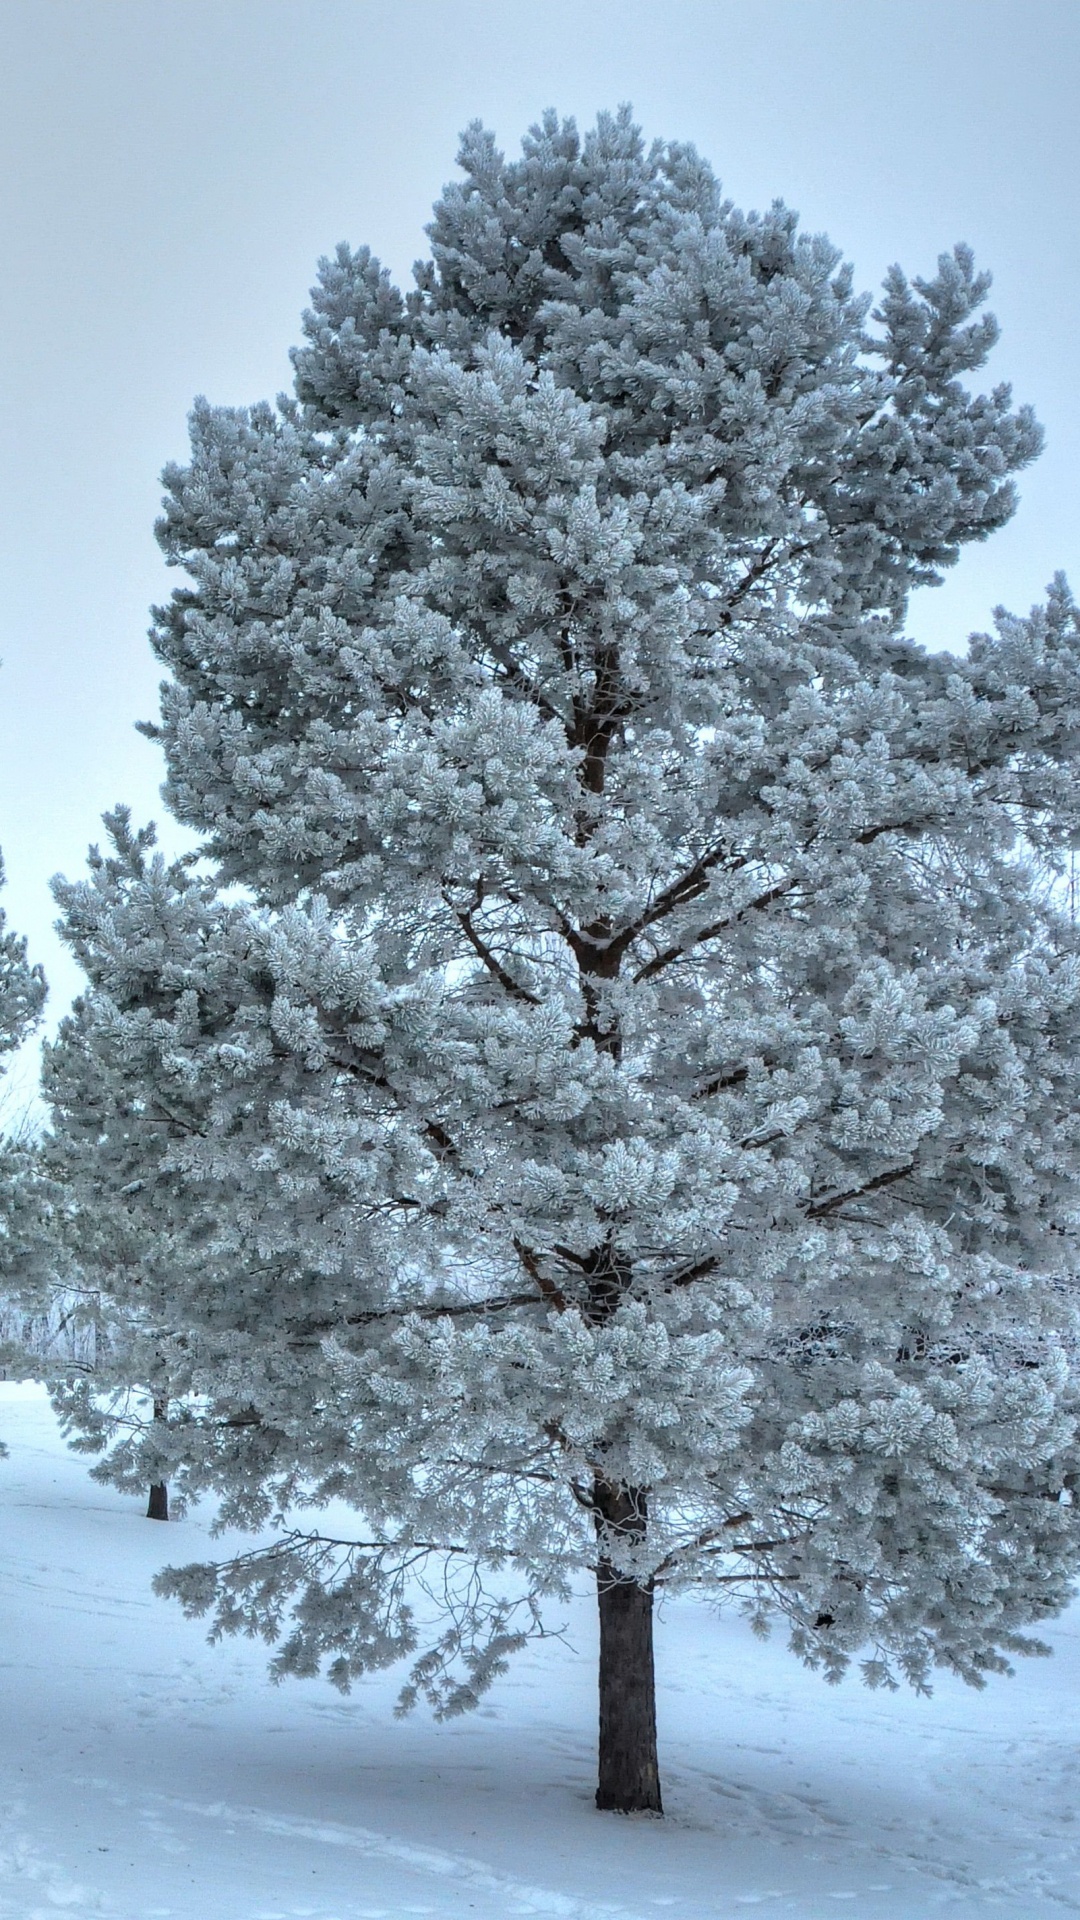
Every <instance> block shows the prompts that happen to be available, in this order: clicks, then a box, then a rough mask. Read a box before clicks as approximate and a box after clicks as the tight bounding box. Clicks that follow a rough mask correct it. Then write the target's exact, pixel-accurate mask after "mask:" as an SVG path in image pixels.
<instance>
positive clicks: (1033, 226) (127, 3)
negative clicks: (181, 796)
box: [0, 0, 1080, 1018]
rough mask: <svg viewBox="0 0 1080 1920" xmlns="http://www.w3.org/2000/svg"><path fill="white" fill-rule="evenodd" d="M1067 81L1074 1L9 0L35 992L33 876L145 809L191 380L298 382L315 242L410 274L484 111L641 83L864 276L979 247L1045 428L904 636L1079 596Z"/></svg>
mask: <svg viewBox="0 0 1080 1920" xmlns="http://www.w3.org/2000/svg"><path fill="white" fill-rule="evenodd" d="M1078 83H1080V4H1078V3H1077V0H662V3H660V0H649V3H648V4H642V3H641V0H531V4H526V0H169V4H165V0H0V152H2V163H0V164H2V171H0V180H2V187H0V260H2V267H3V276H4V294H3V303H2V313H0V329H2V347H0V355H2V358H0V366H2V373H0V656H2V658H3V661H4V666H3V670H2V672H0V845H2V846H3V851H4V855H5V859H6V862H7V868H8V876H9V886H8V888H7V892H6V895H5V901H4V903H5V904H6V906H7V909H8V912H9V916H10V918H11V920H12V922H13V923H14V925H16V926H17V927H18V928H20V929H21V930H22V931H24V932H26V933H28V934H29V935H30V938H31V943H32V948H33V953H34V956H35V958H40V959H42V960H43V961H44V963H45V966H46V969H47V971H48V973H49V976H50V981H51V983H52V1001H51V1007H50V1012H51V1014H52V1016H53V1017H54V1018H55V1017H58V1016H59V1014H60V1013H62V1012H63V1010H64V1008H65V1007H66V1005H67V1004H68V1002H69V1000H70V997H71V994H72V992H73V991H75V990H76V989H77V985H78V980H77V975H76V972H75V969H74V968H73V967H72V966H71V964H70V963H69V962H68V961H67V960H66V959H65V958H64V956H63V955H62V953H61V951H60V949H59V946H58V943H57V942H56V939H55V936H54V934H53V933H52V931H51V922H52V918H53V909H52V903H51V900H50V897H49V894H48V885H47V883H48V879H49V876H50V875H51V874H52V873H54V872H55V871H57V869H62V870H64V871H66V872H68V873H74V872H76V871H78V870H79V869H80V868H81V866H82V862H83V858H84V854H85V849H86V845H87V842H88V841H89V840H91V839H92V838H95V837H96V836H97V834H98V822H99V816H100V814H101V811H102V809H103V808H104V807H107V806H110V805H111V804H113V802H115V801H116V800H118V799H127V800H128V801H130V802H131V804H132V806H133V807H134V809H135V811H136V814H137V816H138V817H139V818H140V819H141V818H145V817H147V816H148V815H156V816H158V817H160V812H161V809H160V804H159V801H158V796H157V786H158V782H159V780H160V778H161V770H160V766H159V764H158V756H157V754H156V751H155V749H154V748H152V747H151V746H149V745H148V744H147V743H146V742H145V741H144V740H142V739H141V737H140V736H138V735H137V734H136V733H135V732H134V731H133V722H134V721H135V720H136V719H138V718H140V717H145V716H149V715H151V714H152V713H153V712H154V710H155V705H156V695H155V689H156V684H157V679H158V674H157V671H156V669H155V664H154V661H153V659H152V657H151V655H150V651H149V648H148V646H147V644H146V640H145V630H146V624H147V607H148V605H149V603H150V602H151V601H152V600H154V599H160V598H161V597H163V595H164V594H165V593H166V592H167V591H168V589H169V584H170V576H169V575H168V574H167V573H166V572H165V570H164V568H163V567H162V566H161V564H160V562H159V559H158V555H157V549H156V546H155V544H154V539H153V532H152V527H153V521H154V517H155V514H156V511H157V506H158V498H159V487H158V481H157V476H158V473H159V471H160V469H161V466H162V465H163V463H164V461H165V460H166V459H169V458H173V457H176V456H182V455H183V453H184V450H185V444H186V431H185V415H186V412H187V408H188V406H189V404H190V402H191V399H192V397H193V396H194V394H195V393H197V392H204V393H206V394H208V395H209V396H210V398H211V399H212V400H215V401H223V402H230V403H239V402H244V401H249V400H255V399H258V398H262V397H268V396H272V395H273V394H275V393H276V392H277V391H279V390H280V389H281V388H282V387H283V386H285V385H286V384H287V383H288V377H289V365H288V359H287V350H288V348H289V346H290V345H291V344H292V343H293V342H294V341H295V340H296V339H297V336H298V322H299V314H300V311H301V309H302V307H303V306H304V304H305V302H306V295H307V289H308V287H309V285H310V283H311V279H312V275H313V269H314V265H315V261H316V259H317V257H318V255H319V254H321V253H325V252H327V251H329V250H331V249H332V248H333V246H334V245H335V243H336V242H337V241H338V240H339V239H348V240H350V241H352V242H353V243H358V242H361V241H366V242H368V243H369V244H370V245H371V246H372V247H373V248H374V249H375V251H376V252H378V253H379V254H380V255H381V256H382V257H383V258H384V259H385V260H386V261H387V262H388V263H389V264H390V265H391V267H392V268H393V269H395V271H396V273H397V275H398V276H405V275H407V274H408V271H409V268H410V266H411V263H412V261H413V260H414V259H415V258H416V257H417V256H418V255H419V254H420V253H421V252H422V251H424V249H425V242H424V236H423V226H424V223H425V220H426V219H427V218H428V216H429V212H430V207H431V202H432V200H433V199H434V197H435V195H436V193H437V192H438V190H439V188H440V186H441V184H442V183H443V181H444V180H446V179H448V178H450V177H451V175H452V174H453V170H454V167H453V161H454V153H455V151H456V140H457V135H458V132H459V131H460V129H461V127H462V126H463V125H464V124H465V122H466V121H468V120H470V119H472V118H474V117H477V116H479V117H480V118H482V119H483V120H485V121H486V122H487V123H488V124H489V125H490V126H493V127H494V128H495V130H496V132H497V134H498V136H499V139H500V142H501V144H502V145H503V146H505V147H508V148H510V149H513V150H516V149H517V145H518V141H519V139H520V136H521V134H522V132H523V131H524V130H525V128H526V127H527V126H528V124H529V123H530V122H531V121H533V120H534V119H536V117H537V116H538V115H539V114H540V113H541V112H542V110H543V109H544V108H545V107H546V106H549V105H552V106H555V107H556V108H558V110H559V111H560V112H561V113H573V114H576V115H577V116H578V119H579V121H583V122H590V121H591V120H592V119H593V117H594V116H595V113H596V111H597V109H598V108H600V107H604V106H614V105H616V104H617V103H618V102H620V101H622V100H630V101H631V102H632V103H633V105H634V107H635V109H636V112H637V115H638V118H639V119H640V120H641V121H642V123H643V125H644V127H645V130H646V133H647V134H649V135H650V136H651V135H663V136H665V137H669V138H680V139H690V140H693V141H695V142H696V143H697V144H698V146H699V147H700V148H701V149H702V150H703V151H704V152H705V153H706V154H707V155H708V156H709V158H710V159H711V160H712V162H713V164H714V166H715V167H716V168H717V170H718V172H719V173H720V175H721V178H722V179H723V181H724V184H725V187H726V188H727V191H728V192H729V193H730V194H731V195H732V196H733V197H734V199H735V200H736V201H737V202H738V203H739V204H741V205H744V206H756V207H760V206H762V205H764V204H767V203H768V202H769V201H770V200H772V199H773V198H774V197H776V196H780V197H782V198H783V199H785V200H786V201H788V203H789V204H790V205H792V206H794V207H796V208H798V209H799V211H800V212H801V214H802V217H803V221H804V223H805V224H806V225H807V226H808V227H810V228H812V229H815V230H816V229H821V228H824V229H825V230H827V231H828V232H829V233H830V234H831V236H832V238H833V240H834V241H835V242H836V243H837V245H839V246H841V247H842V248H843V249H844V252H845V254H846V255H847V257H848V258H850V259H852V260H853V261H854V263H855V267H856V271H857V275H858V279H859V282H860V284H862V285H864V286H870V287H875V286H876V285H877V284H878V283H879V282H880V279H881V275H882V273H883V271H884V269H885V268H886V267H887V266H888V265H889V263H890V262H891V261H893V260H899V261H900V263H901V265H903V266H904V267H905V269H906V270H907V271H908V272H909V273H912V274H915V273H919V272H924V271H926V270H927V269H930V268H932V267H933V264H934V261H935V259H936V256H937V254H938V253H939V252H940V251H941V249H942V248H944V247H948V246H951V245H952V243H953V242H954V241H955V240H958V239H966V240H968V241H970V242H971V244H972V245H973V246H974V247H975V249H976V253H977V255H978V257H979V260H980V263H981V264H983V265H985V266H989V267H990V268H991V269H992V270H993V272H994V275H995V288H994V294H993V305H994V307H995V310H996V311H997V313H998V315H999V318H1000V319H1001V321H1002V325H1003V339H1002V342H1001V344H1000V346H999V347H998V349H997V352H996V354H995V356H994V360H993V362H992V365H991V368H990V373H989V377H990V378H991V379H993V380H995V381H996V380H1001V379H1008V380H1011V381H1012V382H1013V383H1014V386H1015V389H1016V392H1017V395H1018V397H1020V398H1022V399H1025V400H1030V401H1032V402H1034V404H1035V406H1036V408H1037V410H1038V412H1039V415H1040V417H1041V418H1042V420H1043V422H1044V424H1045V426H1046V428H1047V435H1048V446H1047V451H1046V453H1045V455H1044V456H1043V459H1042V461H1041V462H1040V463H1039V465H1038V466H1037V467H1036V468H1034V469H1032V471H1031V472H1030V473H1028V474H1027V475H1025V476H1023V477H1022V490H1023V501H1022V505H1021V508H1020V512H1019V513H1018V515H1017V517H1016V519H1015V520H1014V521H1013V523H1012V525H1011V526H1010V527H1009V528H1008V529H1007V530H1006V531H1005V532H1003V533H1001V534H999V535H997V536H996V537H995V538H994V539H993V540H992V541H991V542H990V543H988V544H987V546H985V547H983V548H979V549H977V550H975V551H969V552H968V554H967V555H966V557H965V558H964V560H963V561H962V562H961V564H960V567H959V568H958V569H957V571H956V573H954V574H953V576H952V577H951V579H950V581H949V583H948V584H947V586H946V587H945V588H943V589H942V590H940V591H939V592H938V593H936V594H935V595H928V594H923V595H920V596H919V599H918V602H917V604H916V607H915V609H914V611H913V618H912V627H913V629H914V631H916V632H917V633H919V634H921V635H923V636H924V637H925V638H926V639H928V640H929V641H931V642H932V643H933V644H936V645H945V644H952V645H959V644H962V642H963V638H964V636H965V635H966V633H967V632H968V631H970V630H971V628H973V627H978V626H984V625H985V624H986V623H987V621H988V618H989V614H990V610H991V608H992V606H993V605H994V604H995V603H996V602H999V601H1004V602H1006V603H1007V604H1009V605H1011V606H1015V607H1020V608H1024V609H1026V608H1027V606H1028V605H1030V603H1031V602H1032V601H1033V600H1034V599H1037V598H1038V597H1039V596H1040V595H1041V592H1042V589H1043V587H1044V585H1045V583H1046V581H1047V580H1048V579H1049V577H1050V574H1051V573H1052V572H1053V570H1054V569H1055V568H1056V567H1065V569H1066V570H1067V571H1069V572H1070V573H1071V575H1072V577H1073V578H1074V580H1075V581H1076V582H1077V583H1078V585H1080V524H1078V514H1077V478H1078V476H1080V396H1078V390H1077V384H1078V383H1077V349H1076V342H1075V337H1074V336H1075V328H1076V315H1077V313H1078V312H1080V245H1078V225H1080V223H1078V206H1077V199H1078V184H1080V165H1078V161H1080V116H1078V114H1077V110H1076V103H1077V96H1078ZM165 838H166V840H168V838H169V835H168V831H167V830H166V835H165ZM172 843H173V844H176V841H175V837H174V838H173V842H172Z"/></svg>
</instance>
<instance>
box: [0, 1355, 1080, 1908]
mask: <svg viewBox="0 0 1080 1920" xmlns="http://www.w3.org/2000/svg"><path fill="white" fill-rule="evenodd" d="M0 1435H2V1436H3V1438H4V1439H6V1441H7V1442H8V1445H9V1447H10V1458H9V1459H8V1460H6V1461H3V1462H0V1665H2V1669H3V1672H2V1686H0V1916H3V1920H9V1917H11V1920H15V1917H17V1920H44V1916H48V1917H49V1920H56V1916H57V1914H58V1913H64V1912H66V1913H67V1914H69V1915H72V1916H81V1915H89V1914H96V1915H104V1916H111V1920H158V1917H160V1920H165V1916H169V1917H170V1920H292V1917H293V1916H300V1915H303V1916H307V1917H308V1920H375V1916H397V1915H405V1914H431V1915H435V1916H455V1917H456V1916H462V1917H463V1920H464V1917H465V1916H470V1915H474V1916H476V1920H504V1916H507V1915H512V1914H534V1915H553V1916H556V1915H557V1916H563V1917H564V1920H648V1916H654V1917H655V1920H662V1917H663V1916H665V1915H668V1914H670V1915H672V1916H673V1917H674V1920H683V1916H685V1920H705V1916H709V1920H713V1917H714V1916H727V1915H739V1914H745V1913H749V1912H752V1911H753V1910H754V1909H755V1908H758V1907H760V1908H761V1909H763V1911H765V1912H768V1913H775V1914H778V1915H779V1914H785V1915H793V1916H798V1917H799V1920H818V1916H824V1915H833V1914H843V1913H848V1914H851V1915H853V1916H857V1920H878V1917H879V1916H881V1917H882V1920H884V1917H885V1916H889V1920H923V1916H924V1915H933V1914H937V1913H939V1912H941V1913H945V1914H948V1915H950V1916H952V1915H955V1916H958V1917H959V1916H965V1915H974V1914H998V1915H1009V1916H1016V1917H1017V1920H1020V1917H1021V1916H1027V1915H1033V1914H1040V1913H1046V1914H1053V1913H1061V1912H1064V1913H1080V1822H1078V1820H1077V1818H1076V1814H1077V1811H1078V1805H1077V1803H1078V1799H1080V1792H1078V1789H1080V1746H1078V1744H1077V1740H1076V1703H1077V1698H1078V1686H1077V1683H1078V1681H1080V1610H1077V1611H1075V1612H1074V1613H1073V1614H1072V1615H1070V1616H1068V1617H1066V1618H1065V1619H1064V1620H1063V1621H1062V1622H1061V1623H1060V1625H1059V1627H1058V1628H1057V1630H1056V1631H1055V1633H1054V1635H1053V1638H1054V1642H1055V1646H1056V1649H1057V1652H1056V1656H1055V1658H1054V1659H1053V1660H1051V1661H1028V1662H1025V1663H1024V1665H1023V1666H1022V1668H1021V1670H1020V1672H1019V1674H1018V1676H1017V1678H1016V1679H1015V1680H1013V1681H1000V1682H998V1683H997V1684H996V1685H994V1686H992V1687H991V1688H989V1689H988V1690H987V1692H986V1693H984V1694H981V1695H980V1694H973V1693H970V1692H969V1691H967V1689H965V1688H963V1687H961V1686H959V1685H956V1684H953V1683H951V1682H949V1681H947V1680H943V1681H942V1682H941V1683H940V1685H939V1687H938V1689H937V1691H936V1694H935V1697H934V1698H933V1699H932V1700H931V1701H925V1700H916V1699H912V1698H909V1697H906V1696H905V1697H900V1696H883V1695H871V1694H868V1693H866V1692H865V1691H864V1690H863V1689H862V1688H861V1687H860V1686H858V1685H857V1684H856V1683H850V1684H846V1685H845V1686H843V1687H841V1688H840V1689H839V1690H833V1689H829V1688H827V1687H826V1686H824V1684H823V1683H822V1682H821V1681H820V1680H819V1679H817V1678H815V1677H814V1676H813V1675H811V1674H807V1673H806V1672H804V1671H803V1669H802V1668H800V1667H799V1666H797V1665H796V1664H795V1663H794V1662H793V1661H792V1659H791V1658H790V1656H789V1655H787V1654H786V1653H785V1652H784V1650H783V1647H782V1645H781V1644H780V1642H779V1640H777V1641H774V1642H770V1643H767V1644H765V1645H762V1644H760V1643H759V1642H757V1641H755V1640H754V1639H753V1638H752V1636H751V1635H750V1634H749V1632H748V1631H747V1630H746V1629H745V1628H744V1627H743V1625H742V1624H741V1623H740V1622H739V1621H737V1620H732V1621H723V1622H719V1623H718V1622H717V1620H716V1618H715V1616H714V1615H712V1614H711V1613H710V1612H708V1611H707V1610H706V1609H704V1608H701V1607H697V1606H694V1605H692V1604H688V1603H686V1602H679V1603H678V1604H677V1605H669V1606H668V1607H667V1608H666V1610H665V1615H664V1618H663V1619H662V1622H661V1626H660V1634H659V1658H660V1668H661V1750H662V1763H663V1765H664V1775H665V1793H666V1801H667V1806H668V1809H669V1812H668V1818H667V1819H666V1820H664V1821H662V1822H660V1821H654V1820H648V1819H644V1820H633V1821H627V1820H620V1819H618V1818H617V1817H613V1816H611V1815H599V1814H597V1813H595V1812H594V1811H593V1809H592V1807H591V1804H590V1797H591V1792H592V1785H593V1713H594V1692H593V1688H594V1680H593V1655H594V1646H593V1634H594V1626H593V1619H592V1613H591V1610H590V1608H589V1606H588V1604H587V1602H586V1601H584V1600H583V1601H582V1603H581V1605H580V1608H579V1609H578V1611H577V1612H576V1613H575V1615H574V1618H573V1620H572V1623H571V1645H570V1646H564V1645H560V1644H558V1643H549V1644H548V1645H546V1646H544V1647H543V1648H542V1649H540V1650H539V1651H538V1652H537V1653H535V1654H529V1655H526V1656H522V1657H521V1658H520V1659H519V1660H518V1661H517V1663H516V1664H515V1665H514V1666H513V1667H512V1669H511V1671H510V1673H509V1675H508V1676H507V1677H506V1678H505V1679H504V1680H503V1681H502V1682H501V1683H499V1685H498V1687H497V1689H496V1691H495V1692H494V1694H493V1695H491V1696H490V1697H489V1701H488V1703H487V1704H486V1706H485V1709H484V1711H483V1712H482V1713H480V1714H478V1715H476V1716H474V1717H472V1718H471V1719H468V1720H464V1721H456V1722H453V1723H451V1724H450V1725H447V1726H443V1727H436V1726H433V1725H432V1723H431V1722H430V1721H428V1720H425V1719H424V1718H422V1717H420V1716H419V1715H417V1716H416V1717H414V1718H413V1719H411V1720H409V1721H406V1722H405V1723H403V1724H402V1723H399V1722H395V1721H394V1720H393V1718H392V1712H391V1707H392V1701H393V1698H394V1695H395V1693H396V1688H397V1681H396V1680H395V1678H394V1677H393V1676H378V1677H376V1678H375V1679H374V1680H372V1681H371V1682H370V1683H368V1684H367V1685H365V1686H364V1687H362V1688H361V1689H359V1690H358V1691H357V1693H356V1694H355V1695H353V1696H352V1697H351V1698H350V1699H347V1700H342V1699H341V1698H340V1697H339V1696H338V1695H337V1694H335V1693H334V1692H333V1691H332V1690H331V1689H330V1688H329V1687H328V1686H326V1685H325V1683H322V1682H303V1683H298V1682H295V1681H292V1682H287V1683H286V1684H285V1685H284V1686H283V1687H281V1688H274V1687H272V1686H270V1685H269V1684H268V1682H267V1680H266V1676H265V1664H266V1650H265V1649H264V1648H262V1647H259V1646H252V1645H250V1644H248V1643H246V1642H245V1643H243V1644H237V1643H235V1642H230V1643H228V1644H227V1645H225V1646H223V1647H217V1648H211V1647H207V1646H206V1644H205V1641H204V1637H203V1633H202V1631H201V1629H200V1627H199V1626H198V1624H193V1623H189V1622H186V1621H185V1620H184V1619H183V1618H182V1616H181V1615H180V1614H179V1611H178V1609H177V1608H176V1607H175V1606H173V1605H171V1604H169V1603H167V1602H164V1601H159V1600H156V1599H155V1598H154V1597H153V1595H152V1594H151V1592H150V1579H151V1576H152V1574H153V1573H154V1571H155V1570H156V1569H157V1567H158V1566H160V1565H161V1564H162V1563H164V1562H165V1561H166V1560H173V1561H175V1560H187V1559H191V1558H194V1557H197V1556H199V1555H201V1554H202V1553H203V1552H204V1541H205V1523H204V1521H203V1519H202V1518H201V1517H199V1516H196V1517H194V1518H190V1519H187V1520H185V1521H183V1522H181V1523H179V1524H176V1525H170V1526H169V1527H167V1528H166V1527H163V1526H160V1525H155V1524H154V1523H152V1522H148V1521H146V1520H144V1519H143V1518H142V1517H141V1513H140V1510H139V1508H138V1506H137V1505H136V1504H135V1503H133V1502H130V1501H127V1500H125V1499H123V1498H122V1497H121V1496H119V1495H117V1494H113V1493H111V1492H109V1491H106V1490H103V1489H101V1488H98V1487H96V1486H95V1485H94V1483H93V1482H92V1481H90V1480H89V1479H88V1478H87V1475H86V1467H85V1463H83V1462H82V1461H80V1460H79V1459H78V1458H76V1457H74V1456H71V1455H69V1454H68V1453H67V1452H66V1450H65V1448H64V1446H63V1444H62V1442H61V1441H60V1440H59V1438H58V1436H57V1433H56V1428H55V1423H54V1421H53V1419H52V1415H51V1413H50V1410H49V1407H48V1404H47V1402H46V1401H45V1399H44V1397H43V1396H42V1395H41V1393H40V1392H39V1391H38V1390H37V1389H34V1388H28V1387H17V1386H10V1385H8V1386H2V1387H0Z"/></svg>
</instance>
